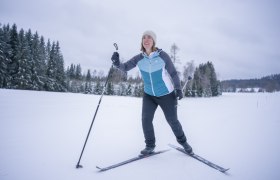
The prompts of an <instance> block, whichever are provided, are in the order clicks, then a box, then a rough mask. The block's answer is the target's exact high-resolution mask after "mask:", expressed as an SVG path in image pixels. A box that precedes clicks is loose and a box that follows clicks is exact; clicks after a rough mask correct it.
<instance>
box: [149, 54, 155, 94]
mask: <svg viewBox="0 0 280 180" xmlns="http://www.w3.org/2000/svg"><path fill="white" fill-rule="evenodd" d="M151 68H152V63H151V60H150V59H149V75H150V80H151V87H152V93H153V95H154V96H155V91H154V86H153V85H154V84H153V79H152V73H151V71H152V69H151Z"/></svg>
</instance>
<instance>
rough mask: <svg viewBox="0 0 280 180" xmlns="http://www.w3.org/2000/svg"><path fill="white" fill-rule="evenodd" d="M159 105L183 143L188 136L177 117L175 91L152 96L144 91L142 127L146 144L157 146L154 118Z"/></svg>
mask: <svg viewBox="0 0 280 180" xmlns="http://www.w3.org/2000/svg"><path fill="white" fill-rule="evenodd" d="M158 106H160V107H161V109H162V111H163V113H164V115H165V118H166V120H167V122H168V124H169V125H170V127H171V129H172V131H173V133H174V135H175V136H176V139H177V141H178V143H180V144H182V143H184V142H186V140H187V139H186V136H185V134H184V131H183V129H182V126H181V123H180V122H179V120H178V117H177V99H176V96H175V93H174V91H173V92H172V93H170V94H167V95H165V96H161V97H156V96H151V95H148V94H146V93H144V96H143V105H142V127H143V132H144V137H145V143H146V146H147V147H154V146H155V142H156V139H155V133H154V126H153V119H154V114H155V111H156V109H157V107H158Z"/></svg>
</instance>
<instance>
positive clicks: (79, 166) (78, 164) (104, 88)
mask: <svg viewBox="0 0 280 180" xmlns="http://www.w3.org/2000/svg"><path fill="white" fill-rule="evenodd" d="M114 46H115V48H116V50H118V45H117V43H114ZM112 69H113V65H112V66H111V68H110V70H109V72H108V76H107V79H106V81H105V84H104V87H103V91H102V94H101V97H100V99H99V102H98V105H97V108H96V110H95V113H94V116H93V119H92V122H91V124H90V128H89V130H88V134H87V137H86V140H85V143H84V145H83V149H82V152H81V155H80V157H79V161H78V163H77V165H76V168H82V167H83V166H82V165H80V161H81V158H82V156H83V153H84V150H85V147H86V144H87V141H88V138H89V135H90V132H91V129H92V125H93V122H94V120H95V117H96V115H97V112H98V109H99V106H100V104H101V101H102V97H103V95H104V93H105V91H106V86H107V84H108V81H109V78H110V76H111V73H112V71H113V70H112Z"/></svg>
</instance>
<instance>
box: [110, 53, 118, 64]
mask: <svg viewBox="0 0 280 180" xmlns="http://www.w3.org/2000/svg"><path fill="white" fill-rule="evenodd" d="M111 60H112V61H113V64H114V66H116V67H119V66H120V56H119V53H118V52H114V53H113V55H112V58H111Z"/></svg>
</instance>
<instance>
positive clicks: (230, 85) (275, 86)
mask: <svg viewBox="0 0 280 180" xmlns="http://www.w3.org/2000/svg"><path fill="white" fill-rule="evenodd" d="M221 87H222V91H223V92H256V91H257V92H274V91H280V74H274V75H270V76H265V77H262V78H260V79H243V80H242V79H239V80H236V79H233V80H225V81H222V82H221Z"/></svg>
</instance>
